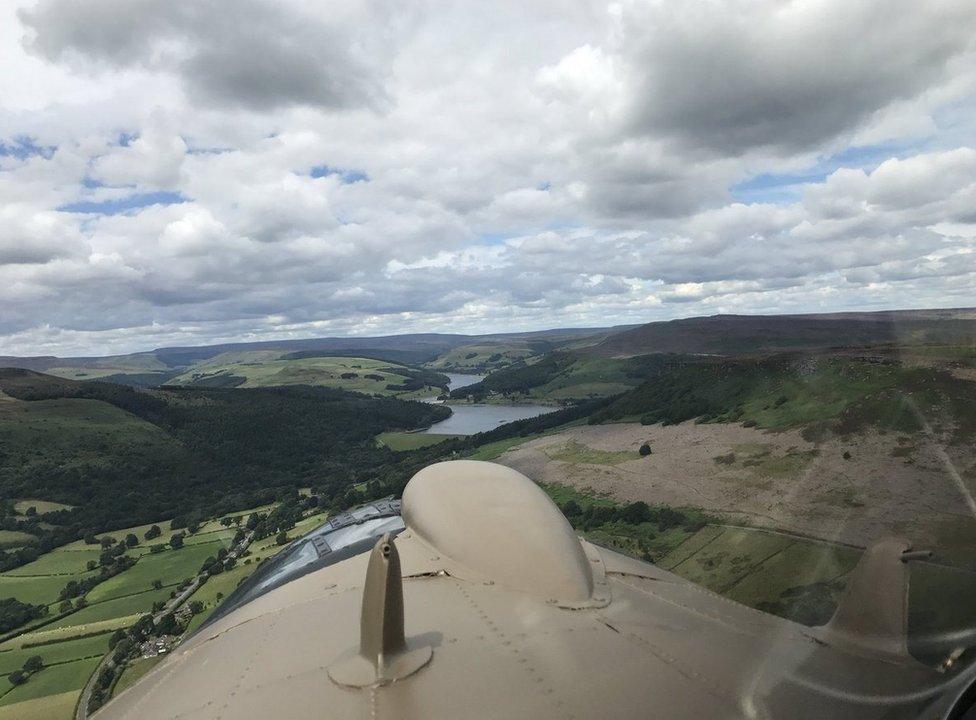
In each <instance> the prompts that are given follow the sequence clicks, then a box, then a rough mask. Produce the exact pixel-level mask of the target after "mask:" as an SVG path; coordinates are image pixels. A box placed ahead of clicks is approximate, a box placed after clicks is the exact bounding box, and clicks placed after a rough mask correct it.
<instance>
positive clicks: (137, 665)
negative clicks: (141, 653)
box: [112, 655, 166, 697]
mask: <svg viewBox="0 0 976 720" xmlns="http://www.w3.org/2000/svg"><path fill="white" fill-rule="evenodd" d="M165 658H166V656H165V655H157V656H156V657H149V658H139V659H137V660H133V661H132V662H130V663H129V664H128V665H127V666H126V668H125V670H123V671H122V675H120V676H119V679H118V682H116V683H115V688H114V689H113V690H112V697H115V696H116V695H118V694H119V693H120V692H122V691H124V690H127V689H128V688H130V687H132V686H133V685H134V684H135V683H136V681H137V680H140V679H141V678H143V677H144V676H145V675H146V673H148V672H149V671H150V670H152V669H153V668H154V667H156V666H157V665H159V663H160V662H161V661H162V660H164V659H165Z"/></svg>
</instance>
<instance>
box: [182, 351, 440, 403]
mask: <svg viewBox="0 0 976 720" xmlns="http://www.w3.org/2000/svg"><path fill="white" fill-rule="evenodd" d="M230 360H233V358H231V359H230ZM391 367H403V366H402V365H398V364H396V363H392V362H385V361H382V360H371V359H369V358H357V357H313V358H301V359H293V360H282V359H266V360H251V361H245V362H233V361H231V362H227V363H224V364H217V363H212V362H211V363H208V364H207V365H206V366H195V367H194V368H192V369H191V370H188V371H187V372H185V373H183V374H182V375H178V376H176V377H175V378H173V379H172V380H171V381H170V383H171V384H173V385H194V384H202V383H207V382H213V381H214V380H215V379H216V380H218V381H219V380H220V378H221V377H226V378H228V380H229V379H233V378H243V382H237V381H235V387H244V388H251V387H275V386H280V385H324V386H327V387H334V388H339V389H341V390H351V391H354V392H361V393H369V394H374V393H378V394H381V395H391V394H396V395H407V396H410V397H425V396H429V395H432V394H436V393H439V392H442V390H440V389H439V388H425V389H423V390H418V391H412V392H402V391H397V390H389V389H387V385H403V384H404V383H405V382H406V381H407V378H406V377H404V376H403V375H398V374H396V373H393V372H390V371H389V368H391ZM343 375H346V376H347V377H342V376H343ZM366 375H375V376H378V377H379V379H378V380H377V379H375V378H368V377H366Z"/></svg>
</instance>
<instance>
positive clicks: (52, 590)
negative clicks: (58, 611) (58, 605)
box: [0, 573, 94, 605]
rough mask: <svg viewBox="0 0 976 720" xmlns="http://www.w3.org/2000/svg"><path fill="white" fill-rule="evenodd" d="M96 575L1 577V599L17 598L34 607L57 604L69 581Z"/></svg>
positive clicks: (5, 575) (7, 575) (6, 575)
mask: <svg viewBox="0 0 976 720" xmlns="http://www.w3.org/2000/svg"><path fill="white" fill-rule="evenodd" d="M93 574H94V573H79V574H77V575H47V576H43V575H42V576H39V577H17V576H13V575H9V574H4V575H0V597H15V598H17V599H18V600H20V601H21V602H26V603H32V604H34V605H38V604H45V605H50V604H52V603H55V602H57V600H58V593H59V592H60V591H61V588H63V587H64V586H65V585H67V584H68V581H69V580H81V579H82V578H85V577H89V576H91V575H93Z"/></svg>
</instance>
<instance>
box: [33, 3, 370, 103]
mask: <svg viewBox="0 0 976 720" xmlns="http://www.w3.org/2000/svg"><path fill="white" fill-rule="evenodd" d="M384 10H385V9H384V8H383V7H381V6H377V5H370V4H368V3H364V4H362V5H358V6H357V5H354V4H344V5H343V6H342V7H337V6H335V5H332V6H330V7H329V11H330V12H329V14H330V16H331V17H330V18H329V19H323V18H322V17H317V16H316V14H314V13H312V12H309V11H308V9H303V8H296V7H295V6H287V5H279V4H277V3H267V2H260V1H259V0H235V2H233V3H228V2H220V1H219V0H132V2H125V3H121V4H120V3H117V2H114V1H113V0H42V1H41V2H39V3H38V4H37V5H36V6H34V7H32V8H25V9H23V10H22V11H21V12H20V19H21V21H22V22H23V23H24V25H26V26H27V27H28V28H30V29H31V30H33V36H32V37H31V38H30V39H29V40H28V41H27V43H26V45H27V47H28V48H29V49H30V50H32V51H33V52H36V53H39V54H41V55H42V56H44V57H46V58H48V59H50V60H55V61H68V62H70V61H72V60H74V59H78V58H80V59H82V60H85V61H89V62H90V63H91V64H92V65H93V69H94V68H98V66H100V65H101V66H103V67H108V68H124V67H128V66H139V67H143V68H146V69H149V70H153V71H161V72H170V73H175V74H176V75H177V76H178V77H179V78H180V80H181V81H182V83H183V85H184V87H185V88H186V91H187V93H188V94H189V95H190V96H191V98H193V99H194V100H196V101H199V102H202V103H205V104H212V105H218V106H229V107H241V108H247V109H252V110H273V109H275V108H278V107H281V106H289V105H310V106H316V107H324V108H345V107H361V106H369V105H375V104H376V103H378V102H380V101H381V100H382V99H383V97H384V91H383V82H382V81H383V74H384V72H385V69H384V68H383V67H382V66H381V65H378V64H377V62H376V60H377V57H380V58H382V57H384V56H385V55H386V48H385V47H384V45H385V43H386V42H388V41H389V38H388V37H384V35H385V33H384V29H383V27H382V22H383V13H384ZM337 16H338V17H337ZM362 25H368V26H370V27H369V29H370V30H371V31H372V32H371V33H370V34H364V33H362V32H360V31H359V28H360V27H361V26H362Z"/></svg>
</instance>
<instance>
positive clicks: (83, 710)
mask: <svg viewBox="0 0 976 720" xmlns="http://www.w3.org/2000/svg"><path fill="white" fill-rule="evenodd" d="M253 537H254V531H253V530H252V531H248V533H247V534H246V535H245V536H244V538H243V539H242V540H241V542H240V543H238V544H237V545H235V546H234V547H233V548H232V549H231V550H230V552H228V553H227V557H228V558H234V559H235V560H236V559H237V558H239V557H240V556H241V554H242V553H243V552H244V551H245V550H247V547H248V545H250V544H251V540H252V538H253ZM202 582H203V575H202V574H201V575H197V576H196V577H194V578H193V580H191V581H190V584H189V585H188V586H187V587H186V588H185V589H184V590H183V592H181V593H180V594H179V595H177V596H176V597H175V598H172V599H171V600H170V601H169V602H168V603H166V607H164V608H163V609H162V610H160V611H159V612H157V613H155V614H154V615H153V623H157V622H159V621H160V620H161V619H162V618H163V616H165V615H167V614H169V613H171V612H174V611H175V610H176V609H177V608H178V607H179V606H180V605H182V604H183V603H184V602H186V600H187V599H188V598H189V597H190V596H191V595H193V593H195V592H196V591H197V589H198V588H199V587H200V585H201V584H202ZM114 666H115V663H114V662H113V661H112V651H111V650H109V652H108V653H107V654H106V655H105V657H103V658H102V661H101V662H100V663H98V667H96V668H95V670H94V672H92V674H91V676H90V677H89V678H88V682H87V683H86V684H85V688H84V690H82V691H81V695H80V696H79V698H78V704H77V705H76V706H75V720H87V719H88V701H89V700H90V699H91V694H92V691H93V690H94V689H95V682H96V681H97V680H98V676H99V675H100V674H101V672H102V669H103V668H106V667H114Z"/></svg>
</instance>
